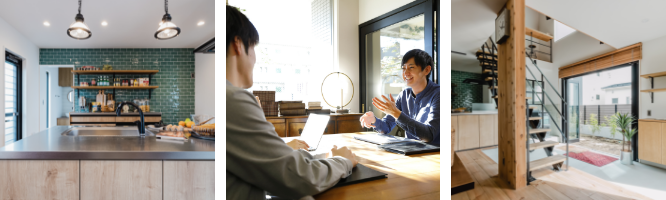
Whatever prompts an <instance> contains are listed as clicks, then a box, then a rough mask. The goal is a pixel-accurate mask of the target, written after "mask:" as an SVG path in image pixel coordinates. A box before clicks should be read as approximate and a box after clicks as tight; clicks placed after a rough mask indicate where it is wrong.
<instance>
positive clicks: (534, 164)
mask: <svg viewBox="0 0 666 200" xmlns="http://www.w3.org/2000/svg"><path fill="white" fill-rule="evenodd" d="M566 159H567V157H566V156H564V155H554V156H550V157H545V158H542V159H539V160H535V161H531V162H530V171H534V170H537V169H541V168H544V167H548V166H552V165H554V164H557V163H562V162H564V161H565V160H566Z"/></svg>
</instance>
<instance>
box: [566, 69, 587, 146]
mask: <svg viewBox="0 0 666 200" xmlns="http://www.w3.org/2000/svg"><path fill="white" fill-rule="evenodd" d="M578 77H581V76H573V77H567V78H566V79H564V80H563V81H562V82H563V84H562V87H563V88H567V90H564V89H563V90H562V91H565V92H566V94H562V96H563V97H564V99H565V100H566V99H568V98H569V91H568V88H569V87H567V85H569V83H570V82H569V79H572V78H578ZM576 83H578V84H579V85H583V83H581V82H576ZM581 93H583V91H582V90H578V97H579V98H580V97H581V96H582V95H581ZM570 103H571V102H569V104H570ZM569 104H567V105H569ZM579 106H580V105H579ZM579 108H580V107H579ZM562 110H563V111H564V112H563V114H564V115H566V120H567V122H568V121H569V115H568V112H569V106H567V107H566V108H564V109H562ZM578 117H579V119H580V116H578ZM562 123H564V120H563V121H562ZM563 127H565V128H566V129H563V130H564V131H566V132H567V133H568V131H569V124H568V123H567V124H566V126H563ZM576 129H577V131H578V138H576V139H569V143H576V142H580V126H578V127H576ZM567 138H569V135H568V134H567Z"/></svg>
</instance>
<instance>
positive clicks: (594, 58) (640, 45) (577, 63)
mask: <svg viewBox="0 0 666 200" xmlns="http://www.w3.org/2000/svg"><path fill="white" fill-rule="evenodd" d="M642 46H643V43H642V42H639V43H636V44H632V45H629V46H626V47H624V48H621V49H617V50H615V51H611V52H608V53H605V54H601V55H598V56H595V57H592V58H588V59H585V60H582V61H580V62H576V63H574V64H570V65H567V66H563V67H560V68H559V69H560V70H562V69H566V68H569V67H573V66H576V65H580V64H581V63H585V62H588V61H592V60H596V59H598V58H602V57H605V56H608V55H612V54H615V53H617V52H621V51H624V50H627V49H631V48H635V47H642Z"/></svg>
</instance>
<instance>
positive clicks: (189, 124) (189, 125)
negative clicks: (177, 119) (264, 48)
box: [185, 121, 194, 128]
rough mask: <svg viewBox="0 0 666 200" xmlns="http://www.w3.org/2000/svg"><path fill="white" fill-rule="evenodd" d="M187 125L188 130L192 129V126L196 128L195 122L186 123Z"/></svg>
mask: <svg viewBox="0 0 666 200" xmlns="http://www.w3.org/2000/svg"><path fill="white" fill-rule="evenodd" d="M185 124H186V125H187V128H192V126H194V122H193V121H189V122H187V123H185Z"/></svg>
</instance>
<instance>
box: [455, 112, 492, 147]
mask: <svg viewBox="0 0 666 200" xmlns="http://www.w3.org/2000/svg"><path fill="white" fill-rule="evenodd" d="M497 127H498V126H497V111H496V110H489V111H473V112H469V113H451V128H453V129H454V130H455V131H456V135H455V137H456V139H455V141H454V144H453V149H454V151H463V150H470V149H478V148H484V147H490V146H496V145H497V144H498V142H497V141H498V137H497V135H498V131H497Z"/></svg>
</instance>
